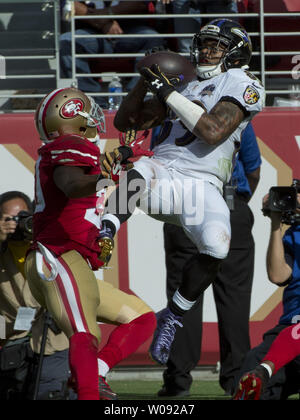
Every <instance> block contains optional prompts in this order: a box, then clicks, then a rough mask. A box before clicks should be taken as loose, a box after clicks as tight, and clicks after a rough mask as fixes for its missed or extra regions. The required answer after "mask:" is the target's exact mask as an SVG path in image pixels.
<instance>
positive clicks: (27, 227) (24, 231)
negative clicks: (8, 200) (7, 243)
mask: <svg viewBox="0 0 300 420" xmlns="http://www.w3.org/2000/svg"><path fill="white" fill-rule="evenodd" d="M9 220H14V221H15V222H16V223H17V227H16V230H15V232H14V233H11V234H9V236H8V239H12V240H16V241H18V240H19V241H20V240H23V239H28V238H31V236H32V214H31V213H29V212H28V211H25V210H22V211H20V212H19V213H18V214H17V216H12V217H6V219H5V222H8V221H9Z"/></svg>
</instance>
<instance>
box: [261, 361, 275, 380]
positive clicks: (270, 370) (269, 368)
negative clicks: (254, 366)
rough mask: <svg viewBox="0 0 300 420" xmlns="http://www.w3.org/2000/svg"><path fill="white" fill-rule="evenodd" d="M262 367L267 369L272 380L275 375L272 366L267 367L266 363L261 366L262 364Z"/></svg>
mask: <svg viewBox="0 0 300 420" xmlns="http://www.w3.org/2000/svg"><path fill="white" fill-rule="evenodd" d="M260 366H263V367H264V368H265V369H267V371H268V374H269V376H270V378H271V377H272V375H273V372H272V369H271V366H269V365H267V364H266V363H261V364H260Z"/></svg>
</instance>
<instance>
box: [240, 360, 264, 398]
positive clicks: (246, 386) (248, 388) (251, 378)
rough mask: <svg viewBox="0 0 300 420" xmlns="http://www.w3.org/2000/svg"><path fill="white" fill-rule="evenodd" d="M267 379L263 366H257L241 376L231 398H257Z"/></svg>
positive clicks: (262, 390)
mask: <svg viewBox="0 0 300 420" xmlns="http://www.w3.org/2000/svg"><path fill="white" fill-rule="evenodd" d="M268 380H269V374H268V372H267V370H266V369H265V368H264V367H263V366H257V367H256V368H255V369H254V370H251V371H250V372H248V373H246V374H245V375H243V376H242V377H241V379H240V381H239V384H238V389H237V391H236V393H235V395H234V396H233V400H259V399H260V396H261V394H262V393H263V392H264V390H265V388H266V385H267V382H268Z"/></svg>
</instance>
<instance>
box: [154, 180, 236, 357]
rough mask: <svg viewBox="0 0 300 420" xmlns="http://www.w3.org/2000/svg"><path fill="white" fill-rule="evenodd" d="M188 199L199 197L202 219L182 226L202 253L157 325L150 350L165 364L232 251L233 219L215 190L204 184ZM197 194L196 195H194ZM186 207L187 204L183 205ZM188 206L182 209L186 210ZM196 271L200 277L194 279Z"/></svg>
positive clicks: (191, 264) (193, 258) (185, 272)
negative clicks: (186, 317)
mask: <svg viewBox="0 0 300 420" xmlns="http://www.w3.org/2000/svg"><path fill="white" fill-rule="evenodd" d="M193 188H195V190H193V191H192V194H190V195H189V196H187V199H189V197H191V196H195V197H197V201H196V202H195V209H196V211H197V210H198V209H200V208H201V207H202V208H203V217H200V218H199V219H198V218H197V219H195V220H200V222H198V223H193V224H187V223H186V220H187V214H185V213H184V212H183V213H182V216H181V222H182V227H183V228H184V230H185V231H186V234H187V235H188V237H189V238H190V239H191V240H192V241H193V243H194V244H195V245H196V246H197V248H198V251H199V254H196V255H192V256H191V258H190V259H189V260H188V261H187V262H186V263H185V266H184V268H183V270H182V272H183V275H182V283H181V285H180V286H179V288H178V290H177V291H176V292H175V293H174V295H173V298H172V299H171V301H170V302H169V305H168V307H167V308H166V309H164V310H163V311H161V312H160V313H159V316H158V320H157V323H158V326H157V329H156V331H155V334H154V338H153V341H152V344H151V347H150V353H151V356H152V358H153V359H154V360H155V361H157V362H158V363H160V364H166V362H167V360H168V357H169V354H170V349H171V345H172V342H173V340H174V337H175V334H176V329H177V327H181V326H182V323H181V321H182V317H183V315H184V314H185V313H186V312H187V311H189V310H190V309H191V308H192V306H193V305H194V303H195V302H196V300H197V299H198V298H199V296H200V295H201V294H202V293H203V292H204V291H205V290H206V289H207V287H208V286H209V285H210V284H211V283H212V282H213V280H214V279H215V277H216V275H217V272H218V269H219V265H220V263H221V261H222V259H224V258H225V257H226V256H227V254H228V251H229V243H230V218H229V210H228V207H227V205H226V203H225V201H224V199H223V197H222V196H221V194H220V192H219V191H218V190H217V188H216V187H214V186H212V185H211V184H210V183H209V182H205V183H204V184H203V185H202V186H201V188H200V191H199V189H198V188H199V185H197V183H194V184H193ZM194 192H195V194H194ZM184 204H185V203H184ZM186 208H188V206H183V209H186ZM195 271H197V273H198V275H197V278H195Z"/></svg>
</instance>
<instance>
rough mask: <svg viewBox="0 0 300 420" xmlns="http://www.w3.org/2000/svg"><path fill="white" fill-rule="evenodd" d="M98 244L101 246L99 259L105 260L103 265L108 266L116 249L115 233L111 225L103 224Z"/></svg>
mask: <svg viewBox="0 0 300 420" xmlns="http://www.w3.org/2000/svg"><path fill="white" fill-rule="evenodd" d="M98 244H99V247H100V248H101V252H100V255H99V257H98V258H99V260H100V261H102V262H103V266H104V267H106V266H107V264H108V263H109V260H110V258H111V255H112V252H113V249H114V240H113V234H112V231H111V229H110V228H109V227H107V226H105V225H104V226H103V227H102V229H101V230H100V235H99V237H98Z"/></svg>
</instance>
